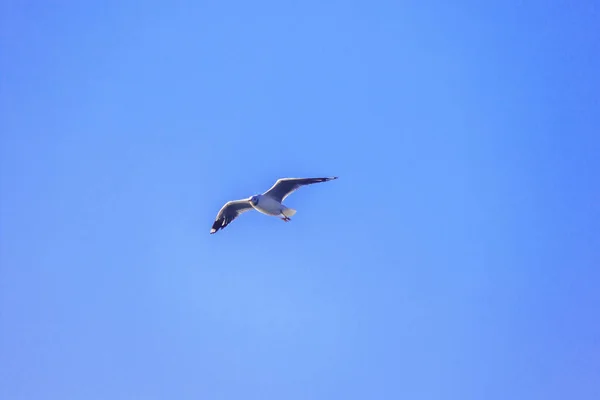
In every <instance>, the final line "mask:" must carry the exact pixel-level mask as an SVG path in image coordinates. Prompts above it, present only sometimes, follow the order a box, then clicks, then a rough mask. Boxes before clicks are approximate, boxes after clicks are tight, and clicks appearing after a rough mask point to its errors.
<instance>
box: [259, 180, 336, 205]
mask: <svg viewBox="0 0 600 400" xmlns="http://www.w3.org/2000/svg"><path fill="white" fill-rule="evenodd" d="M337 178H338V177H337V176H332V177H329V178H282V179H278V180H277V182H275V184H274V185H273V187H271V189H269V190H267V191H266V192H265V193H263V195H264V196H269V197H271V198H273V199H275V200H277V201H278V202H280V203H281V202H282V201H283V200H285V198H286V197H288V196H289V195H290V194H292V193H293V192H295V191H296V190H298V188H299V187H301V186H305V185H312V184H313V183H319V182H327V181H331V180H334V179H337Z"/></svg>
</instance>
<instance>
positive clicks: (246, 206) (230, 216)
mask: <svg viewBox="0 0 600 400" xmlns="http://www.w3.org/2000/svg"><path fill="white" fill-rule="evenodd" d="M250 210H252V204H250V199H244V200H234V201H230V202H227V203H225V205H224V206H223V207H222V208H221V210H220V211H219V213H218V214H217V218H216V219H215V222H214V223H213V226H212V228H211V230H210V234H211V235H212V234H213V233H215V232H217V231H218V230H219V229H223V228H225V227H226V226H227V225H229V224H230V223H231V221H233V220H234V219H236V218H237V217H239V216H240V214H242V213H245V212H246V211H250Z"/></svg>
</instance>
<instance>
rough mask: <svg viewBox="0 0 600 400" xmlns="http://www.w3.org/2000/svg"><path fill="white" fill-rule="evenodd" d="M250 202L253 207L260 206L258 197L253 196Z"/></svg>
mask: <svg viewBox="0 0 600 400" xmlns="http://www.w3.org/2000/svg"><path fill="white" fill-rule="evenodd" d="M250 202H251V203H252V205H253V206H255V205H257V204H258V196H252V197H250Z"/></svg>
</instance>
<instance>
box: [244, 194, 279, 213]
mask: <svg viewBox="0 0 600 400" xmlns="http://www.w3.org/2000/svg"><path fill="white" fill-rule="evenodd" d="M256 198H257V203H256V204H253V203H250V204H252V207H254V209H255V210H256V211H258V212H260V213H263V214H265V215H272V216H279V215H281V214H282V212H283V211H284V210H285V209H286V208H287V207H286V206H284V205H283V204H281V203H280V202H278V201H277V200H275V199H274V198H272V197H271V196H264V195H262V194H259V195H258V196H256Z"/></svg>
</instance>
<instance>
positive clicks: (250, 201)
mask: <svg viewBox="0 0 600 400" xmlns="http://www.w3.org/2000/svg"><path fill="white" fill-rule="evenodd" d="M337 178H338V177H337V176H332V177H329V178H281V179H278V180H277V182H275V184H274V185H273V186H272V187H271V188H270V189H269V190H267V191H266V192H264V193H263V194H257V195H254V196H252V197H249V198H247V199H242V200H233V201H229V202H227V203H225V205H224V206H223V207H222V208H221V210H220V211H219V213H218V214H217V218H216V219H215V222H214V223H213V226H212V228H211V230H210V234H211V235H212V234H213V233H216V232H217V231H218V230H219V229H223V228H225V227H226V226H227V225H229V224H230V223H231V222H232V221H233V220H234V219H236V218H237V217H239V216H240V215H241V214H243V213H245V212H246V211H250V210H252V209H255V210H256V211H258V212H260V213H262V214H265V215H271V216H274V217H279V218H280V219H281V220H283V221H285V222H289V221H291V219H290V217H292V216H293V215H294V214H296V210H294V209H293V208H289V207H286V206H284V205H283V204H282V203H283V201H284V200H285V198H286V197H288V196H289V195H290V194H292V193H293V192H295V191H296V190H298V189H299V188H300V187H302V186H306V185H312V184H313V183H320V182H327V181H332V180H334V179H337Z"/></svg>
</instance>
